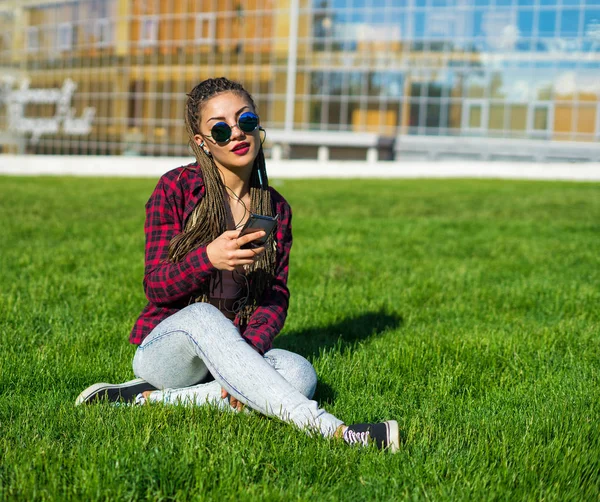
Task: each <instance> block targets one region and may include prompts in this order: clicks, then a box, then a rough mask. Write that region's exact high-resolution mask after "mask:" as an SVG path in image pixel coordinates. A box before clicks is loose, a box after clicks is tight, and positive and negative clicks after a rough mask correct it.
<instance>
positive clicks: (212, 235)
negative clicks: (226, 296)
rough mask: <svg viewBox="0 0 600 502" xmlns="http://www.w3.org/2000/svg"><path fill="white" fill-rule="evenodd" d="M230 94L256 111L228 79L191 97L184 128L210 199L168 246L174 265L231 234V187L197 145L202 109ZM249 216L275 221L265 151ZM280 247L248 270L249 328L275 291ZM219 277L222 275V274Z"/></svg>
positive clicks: (244, 313) (243, 310)
mask: <svg viewBox="0 0 600 502" xmlns="http://www.w3.org/2000/svg"><path fill="white" fill-rule="evenodd" d="M224 92H231V93H234V94H237V95H239V96H241V97H243V98H245V99H247V100H248V101H249V102H250V104H251V105H252V107H253V109H254V110H256V105H255V104H254V100H253V99H252V96H250V94H249V93H248V91H246V89H244V88H243V87H242V85H241V84H239V83H237V82H233V81H231V80H228V79H226V78H224V77H221V78H210V79H207V80H204V81H202V82H200V83H199V84H198V85H197V86H196V87H194V88H193V89H192V91H191V92H190V93H189V94H188V95H187V96H188V99H187V102H186V106H185V125H186V130H187V133H188V137H189V143H190V146H191V148H192V150H193V152H194V155H195V156H196V161H197V163H198V168H199V169H200V171H201V172H202V178H203V180H204V187H205V193H204V197H202V199H201V200H200V202H199V203H198V205H197V206H196V207H195V209H194V210H193V212H192V213H191V214H190V216H189V218H188V220H187V222H186V223H185V226H184V230H183V232H182V233H180V234H178V235H176V236H175V237H174V238H173V239H172V240H171V242H170V243H169V260H171V261H173V262H178V261H181V260H182V259H183V258H184V257H185V256H186V255H187V254H188V253H189V252H190V251H192V250H194V249H197V248H198V247H200V246H202V245H207V244H209V243H210V242H212V241H213V240H215V239H216V238H217V237H219V236H220V235H221V234H222V233H223V232H225V231H226V230H227V213H226V208H225V196H226V187H225V184H224V183H223V179H222V177H221V174H220V173H219V169H218V168H217V165H216V164H215V162H214V160H213V159H212V157H211V156H209V155H208V154H207V153H206V152H204V150H203V149H202V148H201V147H200V146H199V145H198V144H197V143H196V141H195V140H194V136H195V135H196V134H200V113H201V111H202V107H203V105H204V104H205V103H206V102H207V101H208V100H210V99H211V98H213V97H215V96H216V95H218V94H221V93H224ZM250 212H252V213H256V214H262V215H267V216H273V212H274V211H273V207H272V203H271V193H270V191H269V187H268V179H267V172H266V167H265V156H264V153H263V149H262V146H261V147H260V149H259V152H258V155H257V157H256V159H255V160H254V165H253V167H252V173H251V175H250ZM275 260H276V242H275V240H274V238H273V236H271V237H270V238H269V240H268V241H267V243H266V246H265V252H264V253H263V254H262V255H261V256H260V257H259V258H258V260H257V261H255V262H254V263H253V264H252V265H246V266H245V267H244V268H245V272H246V278H247V279H248V282H247V287H248V291H247V292H246V293H247V297H246V301H245V302H241V303H240V304H239V306H238V308H236V310H237V315H238V317H239V321H240V323H246V322H247V321H248V319H249V318H250V316H251V315H252V313H253V312H254V310H255V309H256V307H257V306H258V302H259V301H260V298H261V296H262V294H263V292H264V290H265V288H266V287H268V286H270V284H271V281H272V279H273V276H274V275H275ZM219 273H220V272H219ZM208 282H209V281H206V283H204V284H203V285H202V287H201V289H200V290H199V291H198V296H197V297H196V298H194V299H193V301H196V302H207V301H208V299H209V294H210V291H209V290H210V284H209V283H208Z"/></svg>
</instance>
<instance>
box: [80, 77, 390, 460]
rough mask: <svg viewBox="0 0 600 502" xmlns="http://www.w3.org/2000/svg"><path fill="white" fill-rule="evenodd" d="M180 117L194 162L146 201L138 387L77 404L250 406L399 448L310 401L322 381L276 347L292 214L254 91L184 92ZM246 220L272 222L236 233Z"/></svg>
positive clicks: (135, 338) (376, 429)
mask: <svg viewBox="0 0 600 502" xmlns="http://www.w3.org/2000/svg"><path fill="white" fill-rule="evenodd" d="M185 122H186V126H187V132H188V135H189V138H190V144H191V146H192V148H193V151H194V153H195V155H196V160H197V162H196V163H194V164H191V165H189V166H185V167H181V168H178V169H175V170H173V171H170V172H168V173H167V174H165V175H164V176H162V177H161V179H160V180H159V182H158V185H157V186H156V189H155V190H154V193H153V194H152V196H151V197H150V200H149V201H148V203H147V205H146V225H145V232H146V256H145V258H146V259H145V264H146V267H145V275H144V289H145V292H146V296H147V297H148V300H149V303H148V304H147V305H146V307H145V308H144V309H143V311H142V313H141V314H140V316H139V318H138V320H137V322H136V323H135V325H134V327H133V330H132V333H131V336H130V341H131V342H132V343H134V344H137V345H139V347H138V348H137V351H136V353H135V356H134V359H133V371H134V373H135V375H136V376H137V377H138V378H137V379H136V380H132V381H129V382H125V383H122V384H118V385H113V384H105V383H100V384H95V385H93V386H91V387H89V388H88V389H86V390H84V391H83V392H82V393H81V394H80V396H79V397H78V398H77V402H76V404H83V403H91V402H94V401H97V400H99V399H108V400H109V401H126V402H130V403H133V404H143V403H145V402H161V403H167V404H193V405H203V404H208V405H212V406H216V407H218V408H221V409H223V410H237V411H240V410H242V408H243V407H244V406H247V407H248V408H250V409H253V410H256V411H258V412H260V413H263V414H265V415H268V416H272V417H278V418H280V419H281V420H284V421H286V422H291V423H293V424H295V425H296V426H298V427H300V428H303V429H310V430H315V431H318V432H320V433H321V434H322V435H323V436H325V437H331V436H336V437H341V438H343V439H344V440H345V441H346V442H347V443H350V444H354V443H359V444H364V445H366V444H369V443H375V444H376V445H377V446H378V447H379V448H387V449H389V450H390V451H396V450H397V448H398V446H399V434H398V424H397V423H396V422H395V421H393V420H390V421H387V422H383V423H378V424H354V425H350V426H346V425H345V424H344V423H343V422H342V421H341V420H339V419H337V418H336V417H334V416H333V415H331V414H329V413H327V412H326V411H325V410H323V409H321V408H319V405H318V404H317V402H316V401H313V400H311V398H312V396H313V394H314V391H315V388H316V385H317V376H316V374H315V370H314V369H313V367H312V365H311V364H310V363H309V362H308V361H307V360H306V359H305V358H303V357H301V356H299V355H298V354H294V353H291V352H288V351H285V350H281V349H273V348H271V347H272V343H273V339H274V338H275V337H276V336H277V334H278V333H279V332H280V331H281V329H282V327H283V323H284V321H285V318H286V315H287V308H288V299H289V291H288V288H287V276H288V264H289V254H290V248H291V245H292V228H291V218H292V213H291V209H290V206H289V205H288V203H287V202H286V201H285V199H284V198H283V197H282V196H281V195H280V194H279V193H277V191H275V190H274V189H273V188H271V187H269V186H268V180H267V173H266V170H265V159H264V155H263V151H262V146H261V140H260V132H261V131H263V129H262V128H261V127H260V122H259V117H258V115H257V114H256V106H255V104H254V101H253V100H252V97H251V96H250V94H249V93H248V92H247V91H246V90H245V89H244V88H243V87H242V86H241V85H240V84H238V83H236V82H232V81H230V80H227V79H225V78H217V79H208V80H205V81H203V82H201V83H200V84H199V85H197V86H196V87H195V88H194V89H193V90H192V92H191V93H190V94H189V95H188V100H187V104H186V116H185ZM251 213H255V214H260V215H265V216H272V217H274V216H276V217H277V228H276V231H275V232H274V233H273V235H272V236H270V237H269V239H268V240H267V241H266V243H265V244H264V245H259V246H258V247H249V246H252V243H253V242H254V241H257V240H260V239H261V238H264V237H265V232H264V231H258V232H252V233H250V234H247V235H244V236H240V229H241V228H242V227H243V226H244V224H245V223H246V221H247V220H248V218H249V217H250V214H251Z"/></svg>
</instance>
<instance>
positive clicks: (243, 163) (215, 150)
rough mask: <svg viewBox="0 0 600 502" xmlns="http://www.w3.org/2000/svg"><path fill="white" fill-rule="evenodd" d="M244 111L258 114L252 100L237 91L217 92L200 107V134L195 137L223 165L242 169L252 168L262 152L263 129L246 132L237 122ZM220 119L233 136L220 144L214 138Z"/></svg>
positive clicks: (219, 164) (233, 168) (229, 168)
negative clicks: (213, 130)
mask: <svg viewBox="0 0 600 502" xmlns="http://www.w3.org/2000/svg"><path fill="white" fill-rule="evenodd" d="M244 112H253V113H255V110H254V108H253V106H252V103H250V101H248V99H247V98H246V97H244V96H241V95H239V94H236V93H233V92H224V93H222V94H218V95H216V96H215V97H213V98H211V99H209V100H208V101H207V102H206V103H205V104H204V106H202V108H201V109H200V134H196V135H195V136H194V140H195V141H196V143H198V144H199V145H200V144H201V143H202V142H204V147H203V148H204V150H205V151H209V152H210V153H211V155H212V158H213V160H214V161H215V164H217V167H219V168H225V169H228V170H230V171H238V170H240V169H243V168H246V167H252V164H253V163H254V159H255V158H256V156H257V155H258V151H259V149H260V136H259V130H258V129H256V130H255V131H253V132H250V133H248V132H244V131H242V130H241V129H240V128H239V126H238V123H237V122H238V118H239V116H240V115H241V114H242V113H244ZM218 122H226V123H227V124H229V127H231V138H230V139H229V141H228V142H226V143H218V142H216V141H215V140H214V139H213V138H212V137H211V129H212V127H213V126H214V125H215V124H216V123H218Z"/></svg>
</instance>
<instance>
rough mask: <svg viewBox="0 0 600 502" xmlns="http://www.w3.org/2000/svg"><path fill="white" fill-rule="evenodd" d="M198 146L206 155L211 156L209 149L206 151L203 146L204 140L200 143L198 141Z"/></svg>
mask: <svg viewBox="0 0 600 502" xmlns="http://www.w3.org/2000/svg"><path fill="white" fill-rule="evenodd" d="M198 146H199V147H200V148H202V151H203V152H204V153H205V154H206V155H208V156H209V157H212V153H210V152H209V151H208V150H207V149H206V148H204V141H203V142H202V143H200V144H199V145H198Z"/></svg>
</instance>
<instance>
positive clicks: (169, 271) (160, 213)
mask: <svg viewBox="0 0 600 502" xmlns="http://www.w3.org/2000/svg"><path fill="white" fill-rule="evenodd" d="M180 192H181V189H180V188H179V186H178V185H177V184H176V183H175V182H174V181H173V180H169V179H167V178H162V179H161V181H160V182H159V183H158V185H157V186H156V189H155V190H154V192H153V193H152V195H151V197H150V200H148V203H147V204H146V224H145V227H144V230H145V233H146V249H145V254H146V261H145V263H146V268H145V273H144V291H145V293H146V296H147V298H148V300H149V301H150V302H152V303H154V304H155V305H158V306H167V305H169V304H172V303H174V302H177V301H179V300H183V299H186V298H188V297H189V296H190V295H191V294H192V293H193V292H194V291H195V290H197V289H198V288H199V286H200V285H201V283H202V282H203V281H205V280H207V279H208V278H210V276H211V274H212V273H213V271H214V267H213V265H212V264H211V262H210V260H209V259H208V255H207V254H206V246H201V247H199V248H198V249H196V250H194V251H192V252H191V253H189V254H188V255H187V256H186V257H185V258H184V259H183V260H182V261H180V262H177V263H172V262H169V261H168V260H167V257H168V249H169V242H170V241H171V239H172V238H173V236H175V235H177V234H179V233H180V232H181V231H182V226H183V214H179V211H178V208H182V206H183V205H182V203H181V201H182V194H181V193H180ZM179 210H180V209H179Z"/></svg>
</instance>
